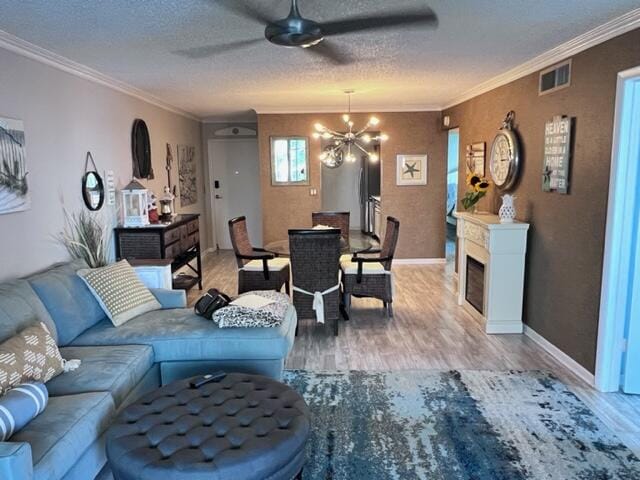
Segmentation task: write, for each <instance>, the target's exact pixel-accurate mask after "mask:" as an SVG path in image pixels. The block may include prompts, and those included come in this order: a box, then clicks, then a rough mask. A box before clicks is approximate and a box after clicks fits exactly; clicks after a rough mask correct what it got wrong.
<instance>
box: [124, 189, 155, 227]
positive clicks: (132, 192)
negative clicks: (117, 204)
mask: <svg viewBox="0 0 640 480" xmlns="http://www.w3.org/2000/svg"><path fill="white" fill-rule="evenodd" d="M148 197H149V191H148V190H147V189H146V188H144V187H143V186H142V184H140V182H138V181H137V180H136V179H135V178H134V179H133V180H131V183H129V185H127V186H126V187H124V188H123V189H122V207H123V209H124V221H123V223H124V226H125V227H144V226H146V225H149V209H148V205H149V198H148Z"/></svg>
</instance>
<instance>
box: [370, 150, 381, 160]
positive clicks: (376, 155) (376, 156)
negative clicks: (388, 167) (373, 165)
mask: <svg viewBox="0 0 640 480" xmlns="http://www.w3.org/2000/svg"><path fill="white" fill-rule="evenodd" d="M369 160H371V161H372V162H377V161H378V160H380V157H378V154H377V153H374V152H370V153H369Z"/></svg>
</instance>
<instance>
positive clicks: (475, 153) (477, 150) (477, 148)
mask: <svg viewBox="0 0 640 480" xmlns="http://www.w3.org/2000/svg"><path fill="white" fill-rule="evenodd" d="M486 150H487V144H486V143H485V142H476V143H472V144H471V145H467V154H466V157H467V173H475V174H476V175H480V176H481V177H484V163H485V161H484V160H485V154H486Z"/></svg>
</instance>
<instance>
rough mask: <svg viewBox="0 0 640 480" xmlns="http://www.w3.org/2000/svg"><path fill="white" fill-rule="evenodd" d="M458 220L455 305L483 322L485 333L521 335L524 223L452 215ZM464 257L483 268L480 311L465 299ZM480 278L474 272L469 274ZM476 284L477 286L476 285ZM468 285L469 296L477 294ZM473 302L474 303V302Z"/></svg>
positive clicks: (456, 213) (462, 213) (489, 217)
mask: <svg viewBox="0 0 640 480" xmlns="http://www.w3.org/2000/svg"><path fill="white" fill-rule="evenodd" d="M454 216H455V217H456V218H457V219H458V227H457V236H458V304H459V305H462V306H463V307H464V308H465V309H466V310H467V311H468V312H469V313H471V315H473V316H474V317H476V318H477V319H479V320H480V321H482V322H484V324H485V330H486V332H487V333H522V331H523V324H522V297H523V292H524V265H525V254H526V251H527V230H528V229H529V224H528V223H522V222H517V221H514V222H513V223H500V219H499V218H498V216H497V215H490V214H472V213H466V212H454ZM468 257H471V258H472V259H474V260H476V262H479V264H481V265H482V266H483V268H484V278H483V280H484V281H483V282H481V283H483V285H484V288H483V302H482V308H481V309H478V308H476V307H475V306H474V305H472V304H471V303H470V302H469V300H468V296H467V286H468V284H467V264H468V263H469V262H468ZM476 262H471V270H470V271H471V272H472V278H473V275H474V273H473V272H475V275H476V276H477V277H479V276H480V273H478V268H477V267H476V270H473V265H478V264H477V263H476ZM476 283H477V282H476ZM476 283H473V282H472V286H471V287H470V292H471V291H473V289H474V288H475V291H476V292H477V286H475V287H474V286H473V285H475V284H476ZM476 301H477V300H476Z"/></svg>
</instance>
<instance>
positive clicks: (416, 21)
mask: <svg viewBox="0 0 640 480" xmlns="http://www.w3.org/2000/svg"><path fill="white" fill-rule="evenodd" d="M409 25H425V26H429V27H431V28H435V27H437V26H438V16H437V15H436V14H435V13H434V11H433V10H431V9H430V8H419V9H405V10H397V11H395V12H390V13H388V14H384V15H362V16H357V17H351V18H346V19H342V20H335V21H333V22H324V23H321V24H320V28H321V29H322V33H323V34H324V35H326V36H328V35H341V34H345V33H352V32H362V31H366V30H379V29H383V28H392V27H398V26H409Z"/></svg>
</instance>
